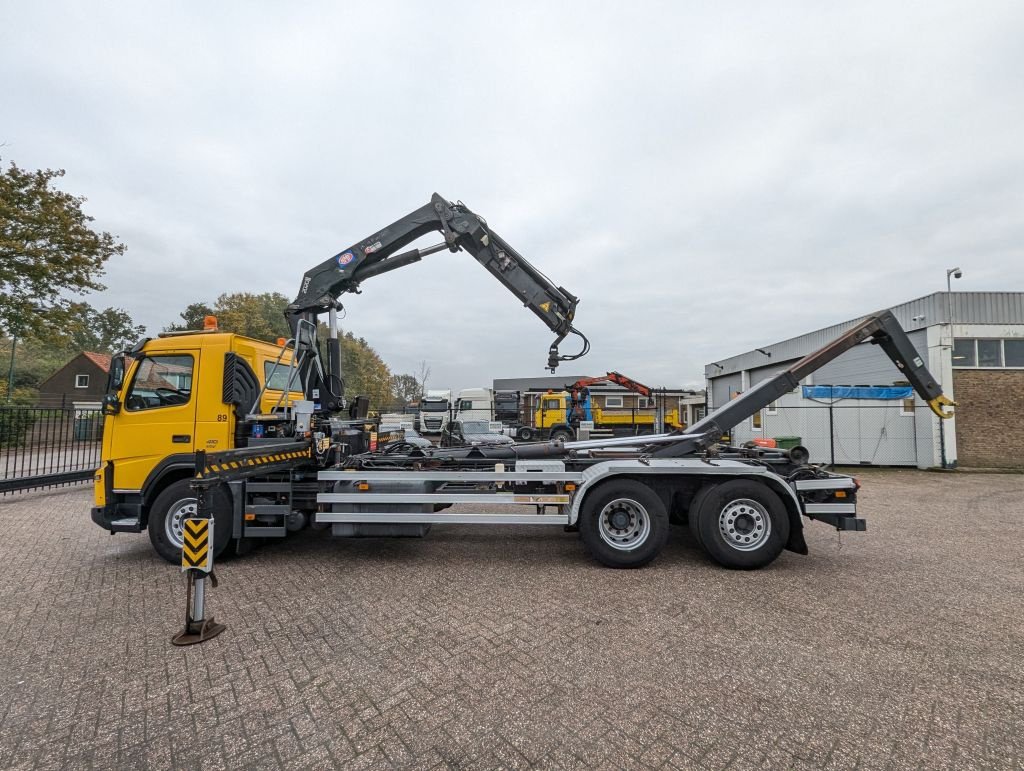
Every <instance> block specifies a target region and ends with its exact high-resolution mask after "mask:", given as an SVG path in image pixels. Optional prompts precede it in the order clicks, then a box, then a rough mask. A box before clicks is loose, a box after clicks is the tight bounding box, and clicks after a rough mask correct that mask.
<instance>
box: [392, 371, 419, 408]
mask: <svg viewBox="0 0 1024 771" xmlns="http://www.w3.org/2000/svg"><path fill="white" fill-rule="evenodd" d="M391 392H392V393H393V394H394V395H395V404H396V405H397V404H401V405H408V404H411V403H412V402H417V401H419V400H420V397H421V396H423V389H421V388H420V381H419V379H418V378H417V377H416V376H415V375H394V376H392V378H391Z"/></svg>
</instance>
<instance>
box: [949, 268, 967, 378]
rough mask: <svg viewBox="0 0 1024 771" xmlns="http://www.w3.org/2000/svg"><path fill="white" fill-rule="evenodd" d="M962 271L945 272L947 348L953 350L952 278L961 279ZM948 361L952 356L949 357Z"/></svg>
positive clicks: (954, 269) (956, 269)
mask: <svg viewBox="0 0 1024 771" xmlns="http://www.w3.org/2000/svg"><path fill="white" fill-rule="evenodd" d="M963 275H964V274H963V271H962V270H960V268H950V269H949V270H947V271H946V321H947V322H948V323H949V348H950V350H952V349H953V282H952V279H954V278H963ZM949 356H950V360H952V358H953V354H952V353H951V354H950V355H949Z"/></svg>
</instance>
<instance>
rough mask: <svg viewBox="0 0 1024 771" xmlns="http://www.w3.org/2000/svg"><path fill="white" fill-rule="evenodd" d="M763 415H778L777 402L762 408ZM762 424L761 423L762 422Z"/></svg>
mask: <svg viewBox="0 0 1024 771" xmlns="http://www.w3.org/2000/svg"><path fill="white" fill-rule="evenodd" d="M764 414H765V415H778V414H779V402H778V401H777V400H776V401H774V402H772V403H771V404H769V405H768V406H767V407H765V408H764ZM762 422H763V421H762Z"/></svg>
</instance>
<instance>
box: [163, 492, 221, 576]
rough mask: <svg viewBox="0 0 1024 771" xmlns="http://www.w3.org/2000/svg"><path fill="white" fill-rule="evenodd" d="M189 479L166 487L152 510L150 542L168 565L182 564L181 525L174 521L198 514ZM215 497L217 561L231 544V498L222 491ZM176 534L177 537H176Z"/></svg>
mask: <svg viewBox="0 0 1024 771" xmlns="http://www.w3.org/2000/svg"><path fill="white" fill-rule="evenodd" d="M190 482H191V480H190V479H180V480H178V481H177V482H173V483H171V484H169V485H168V486H167V487H165V488H164V489H163V490H162V491H161V492H160V494H159V495H158V496H157V497H156V500H155V501H153V505H152V506H151V507H150V509H149V524H148V526H147V529H148V530H149V541H150V543H152V544H153V549H154V550H155V551H156V553H157V554H159V555H160V556H161V557H163V558H164V559H165V560H167V561H168V562H170V563H172V564H175V565H178V564H180V563H181V534H180V525H179V526H178V528H175V525H174V520H175V519H176V518H177V519H179V520H180V519H184V518H186V517H187V516H195V514H196V496H195V492H194V491H193V490H192V488H191V487H190ZM210 495H212V496H213V556H214V558H215V559H216V558H217V557H219V556H220V555H221V554H222V553H223V552H224V549H226V548H227V545H228V542H230V541H231V496H230V494H229V493H228V492H227V491H226V490H225V489H223V487H221V488H215V489H213V490H211V491H210ZM175 533H176V534H175Z"/></svg>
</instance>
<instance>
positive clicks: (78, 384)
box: [75, 375, 89, 388]
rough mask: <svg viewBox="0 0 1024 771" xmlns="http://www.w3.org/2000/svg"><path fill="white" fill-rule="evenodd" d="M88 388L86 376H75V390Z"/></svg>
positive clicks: (87, 377)
mask: <svg viewBox="0 0 1024 771" xmlns="http://www.w3.org/2000/svg"><path fill="white" fill-rule="evenodd" d="M82 378H85V382H84V383H83V382H82ZM88 387H89V376H88V375H75V388H88Z"/></svg>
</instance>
